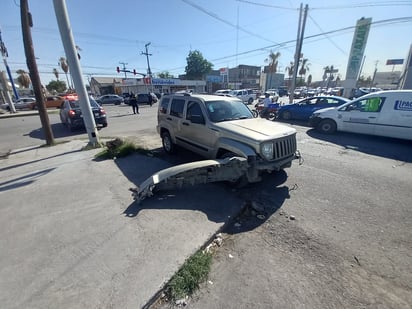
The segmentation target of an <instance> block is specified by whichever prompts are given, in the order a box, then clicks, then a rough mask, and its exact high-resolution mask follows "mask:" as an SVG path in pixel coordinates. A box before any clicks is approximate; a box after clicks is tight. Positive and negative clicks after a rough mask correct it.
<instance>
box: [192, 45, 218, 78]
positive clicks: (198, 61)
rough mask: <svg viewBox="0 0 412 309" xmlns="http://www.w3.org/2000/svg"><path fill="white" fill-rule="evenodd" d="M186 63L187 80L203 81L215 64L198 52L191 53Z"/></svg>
mask: <svg viewBox="0 0 412 309" xmlns="http://www.w3.org/2000/svg"><path fill="white" fill-rule="evenodd" d="M186 61H187V66H186V68H185V72H186V78H187V79H203V77H204V76H205V75H206V74H207V73H209V72H210V71H211V70H212V67H213V64H212V63H210V62H209V61H207V60H206V59H205V58H203V55H202V53H201V52H200V51H198V50H195V51H190V52H189V55H188V56H187V58H186Z"/></svg>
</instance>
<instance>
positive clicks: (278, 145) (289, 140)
mask: <svg viewBox="0 0 412 309" xmlns="http://www.w3.org/2000/svg"><path fill="white" fill-rule="evenodd" d="M295 152H296V135H295V134H293V135H290V136H288V137H285V138H282V139H279V140H275V141H273V160H280V159H283V158H286V157H289V156H291V155H294V154H295Z"/></svg>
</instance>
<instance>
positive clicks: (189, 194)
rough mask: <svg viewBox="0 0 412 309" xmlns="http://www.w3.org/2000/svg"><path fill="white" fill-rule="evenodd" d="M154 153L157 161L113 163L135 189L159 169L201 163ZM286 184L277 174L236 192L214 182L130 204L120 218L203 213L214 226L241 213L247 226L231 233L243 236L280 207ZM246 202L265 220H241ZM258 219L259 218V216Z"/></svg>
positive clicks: (191, 156) (282, 174)
mask: <svg viewBox="0 0 412 309" xmlns="http://www.w3.org/2000/svg"><path fill="white" fill-rule="evenodd" d="M155 151H156V152H158V154H159V157H157V156H156V157H149V156H144V155H138V154H134V155H131V156H128V157H126V158H121V159H117V160H115V163H116V164H117V166H118V168H119V169H120V171H121V172H122V173H123V174H124V175H125V177H126V178H127V179H128V180H129V181H130V182H132V183H133V184H134V185H135V186H139V184H141V183H142V182H143V181H144V180H146V179H147V178H148V177H150V176H151V175H153V174H154V173H156V172H158V171H160V170H162V169H165V168H168V167H170V166H174V165H177V164H182V163H187V162H191V161H196V160H200V159H202V158H200V157H198V156H197V155H195V154H192V153H188V152H187V151H185V152H181V153H179V155H177V156H168V155H165V154H164V153H163V152H162V150H160V149H154V150H153V152H155ZM164 158H167V159H168V160H164ZM286 180H287V174H286V172H285V171H280V172H276V173H272V174H265V175H263V179H262V181H261V182H259V183H255V184H251V185H249V186H247V187H245V188H242V189H236V190H235V189H233V188H232V187H230V185H229V184H227V183H225V182H216V183H209V184H201V185H196V186H189V187H184V188H181V189H176V190H171V191H159V192H156V193H155V194H154V196H152V197H150V198H147V199H145V200H144V201H142V202H141V203H140V204H138V203H136V202H135V203H132V204H130V205H129V206H128V207H127V209H125V211H124V215H125V216H127V217H135V216H137V215H138V214H139V213H140V212H141V211H143V210H145V209H158V210H167V209H174V210H194V211H201V212H203V213H204V214H205V215H206V216H207V217H208V219H209V220H212V221H214V222H228V221H231V220H233V219H234V218H235V216H238V215H239V213H241V216H242V219H241V220H245V221H247V224H242V227H241V229H236V230H235V231H233V232H237V233H238V232H245V231H248V230H250V229H254V228H255V227H257V226H259V225H260V224H262V223H264V222H265V221H266V219H267V218H269V217H270V216H271V215H272V214H273V213H274V212H276V211H277V210H278V209H279V208H280V207H281V206H282V205H283V203H284V200H285V199H287V198H289V188H287V187H286V186H281V185H282V184H283V183H285V181H286ZM250 201H254V202H257V203H258V204H259V205H262V206H263V209H262V211H261V212H259V214H262V215H264V217H265V219H263V220H262V219H257V218H256V214H255V215H254V216H250V218H249V217H248V218H246V217H247V216H244V215H245V213H244V210H245V208H248V203H250ZM259 218H262V217H261V216H259Z"/></svg>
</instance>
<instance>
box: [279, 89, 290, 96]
mask: <svg viewBox="0 0 412 309" xmlns="http://www.w3.org/2000/svg"><path fill="white" fill-rule="evenodd" d="M277 92H278V93H279V96H280V97H284V96H289V91H288V88H287V87H283V86H282V87H279V88H278V91H277Z"/></svg>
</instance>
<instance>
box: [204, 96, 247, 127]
mask: <svg viewBox="0 0 412 309" xmlns="http://www.w3.org/2000/svg"><path fill="white" fill-rule="evenodd" d="M206 108H207V113H208V117H209V119H210V121H212V122H222V121H230V120H236V119H247V118H253V115H252V113H251V111H250V110H249V108H248V107H247V106H246V105H245V104H243V102H242V101H240V100H221V101H208V102H206Z"/></svg>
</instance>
